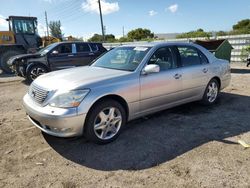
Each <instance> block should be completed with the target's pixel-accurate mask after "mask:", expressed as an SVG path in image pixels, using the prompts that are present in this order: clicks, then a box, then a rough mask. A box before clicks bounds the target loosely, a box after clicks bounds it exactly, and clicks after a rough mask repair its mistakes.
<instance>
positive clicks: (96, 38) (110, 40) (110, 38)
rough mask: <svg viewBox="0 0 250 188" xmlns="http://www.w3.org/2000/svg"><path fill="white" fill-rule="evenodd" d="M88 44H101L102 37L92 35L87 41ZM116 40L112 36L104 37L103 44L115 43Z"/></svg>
mask: <svg viewBox="0 0 250 188" xmlns="http://www.w3.org/2000/svg"><path fill="white" fill-rule="evenodd" d="M88 41H89V42H102V41H103V39H102V35H99V34H94V35H93V36H92V37H91V38H90V39H88ZM115 41H116V38H115V36H114V35H113V34H108V35H105V42H115Z"/></svg>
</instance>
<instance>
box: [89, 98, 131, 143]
mask: <svg viewBox="0 0 250 188" xmlns="http://www.w3.org/2000/svg"><path fill="white" fill-rule="evenodd" d="M126 119H127V118H126V112H125V110H124V108H123V106H122V105H121V104H120V103H118V102H117V101H115V100H111V99H107V100H103V101H101V102H98V103H97V104H95V105H94V107H93V108H92V109H91V110H90V112H89V113H88V116H87V119H86V122H85V128H84V136H85V137H86V138H87V139H88V140H90V141H92V142H94V143H97V144H107V143H110V142H112V141H114V140H115V139H116V138H117V137H118V136H119V135H120V133H121V131H122V128H123V127H124V125H125V124H126Z"/></svg>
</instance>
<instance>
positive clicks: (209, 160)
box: [0, 64, 250, 188]
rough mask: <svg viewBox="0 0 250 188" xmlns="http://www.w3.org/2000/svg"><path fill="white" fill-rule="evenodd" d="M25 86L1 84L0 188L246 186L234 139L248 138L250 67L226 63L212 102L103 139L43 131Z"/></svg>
mask: <svg viewBox="0 0 250 188" xmlns="http://www.w3.org/2000/svg"><path fill="white" fill-rule="evenodd" d="M244 66H245V65H244ZM0 79H1V78H0ZM27 88H28V86H27V85H25V84H24V83H23V82H22V81H15V82H8V83H0V96H1V98H0V187H31V188H34V187H68V188H69V187H93V188H96V187H133V188H134V187H135V188H136V187H192V188H193V187H250V148H249V149H244V148H243V147H242V146H241V145H239V144H238V143H237V141H238V140H239V139H242V140H244V141H246V142H248V143H250V115H249V113H250V68H249V69H247V68H245V67H243V65H235V64H234V65H232V82H231V85H230V87H228V88H227V89H225V90H224V91H223V92H222V93H221V96H220V100H219V101H218V103H217V104H215V105H214V106H211V107H204V106H201V105H200V104H199V103H191V104H187V105H183V106H179V107H177V108H173V109H170V110H166V111H162V112H159V113H157V114H154V115H150V116H147V117H144V118H141V119H138V120H135V121H132V122H130V123H129V124H128V125H127V126H126V128H125V130H124V132H123V133H122V134H121V135H120V137H119V138H118V139H117V140H116V141H115V142H113V143H111V144H108V145H103V146H100V145H95V144H93V143H89V142H87V141H86V140H85V139H84V138H70V139H62V138H56V137H52V136H48V135H46V134H43V133H41V131H40V130H38V129H37V128H35V127H34V126H33V125H32V124H31V123H30V122H29V121H28V119H27V118H26V116H25V112H24V110H23V108H22V97H23V95H24V94H25V92H26V91H27Z"/></svg>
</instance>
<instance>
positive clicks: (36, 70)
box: [26, 65, 48, 82]
mask: <svg viewBox="0 0 250 188" xmlns="http://www.w3.org/2000/svg"><path fill="white" fill-rule="evenodd" d="M47 72H48V69H47V68H46V67H45V66H43V65H33V66H32V67H30V68H29V69H28V70H27V73H26V78H27V80H28V81H29V82H32V81H34V80H35V79H36V78H37V77H38V76H40V75H42V74H45V73H47Z"/></svg>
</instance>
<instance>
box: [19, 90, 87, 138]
mask: <svg viewBox="0 0 250 188" xmlns="http://www.w3.org/2000/svg"><path fill="white" fill-rule="evenodd" d="M23 106H24V108H25V111H26V113H27V116H28V118H29V120H30V121H31V122H32V123H33V124H34V125H35V126H36V127H38V128H39V129H41V130H42V131H43V132H45V133H47V134H49V135H52V136H57V137H73V136H80V135H82V133H83V126H84V122H85V118H86V114H81V115H78V113H77V108H68V109H64V108H55V107H51V106H49V105H47V106H41V105H39V104H37V103H36V102H35V101H33V100H32V98H31V97H30V96H29V95H28V94H26V95H25V96H24V98H23Z"/></svg>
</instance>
